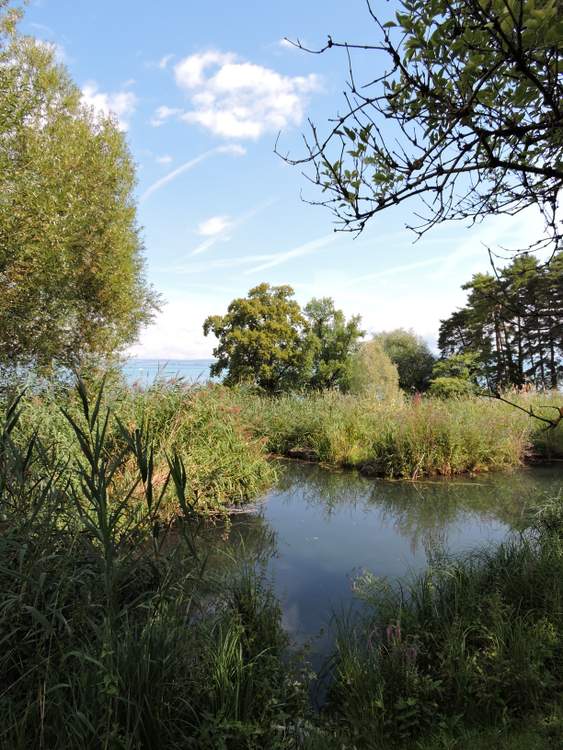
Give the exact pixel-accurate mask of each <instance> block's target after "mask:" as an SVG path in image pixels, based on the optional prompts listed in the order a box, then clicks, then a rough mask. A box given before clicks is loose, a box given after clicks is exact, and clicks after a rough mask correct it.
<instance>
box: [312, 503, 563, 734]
mask: <svg viewBox="0 0 563 750" xmlns="http://www.w3.org/2000/svg"><path fill="white" fill-rule="evenodd" d="M561 506H562V500H561V498H559V499H558V500H556V501H554V503H553V505H551V506H548V507H547V508H546V510H545V511H544V513H543V515H542V516H541V518H539V519H538V520H537V521H536V524H535V526H534V528H533V530H530V531H528V533H527V534H526V535H524V537H522V538H519V539H517V540H512V541H507V542H506V543H504V544H502V545H500V547H498V548H496V549H485V550H482V551H480V552H476V553H473V554H472V555H470V556H468V557H467V558H464V559H455V560H437V561H436V562H435V563H434V565H433V566H431V567H430V568H429V569H428V570H427V571H426V573H424V574H423V575H421V576H419V577H418V578H416V579H415V580H414V581H412V582H411V583H408V582H407V583H405V582H403V583H402V584H401V585H389V584H388V583H387V582H386V581H384V580H380V579H376V578H374V577H373V576H371V575H369V574H367V573H366V574H364V575H363V577H361V578H360V579H358V580H357V581H356V588H357V592H358V594H359V595H360V596H361V597H362V598H363V600H364V601H365V605H366V606H365V609H364V611H363V614H362V617H361V618H359V619H358V620H355V621H353V622H346V621H341V622H340V623H339V633H338V636H337V646H336V653H335V656H334V661H333V667H332V674H333V680H332V683H331V686H330V698H329V703H328V707H327V716H328V718H329V721H333V722H335V723H336V725H337V726H338V731H339V732H341V734H342V735H343V736H344V737H345V738H347V739H348V740H349V741H351V742H353V743H355V744H356V745H357V746H358V747H372V746H373V747H380V746H381V747H384V746H385V744H384V743H389V745H391V743H392V742H395V743H396V745H397V746H401V743H403V742H405V743H406V742H407V741H408V740H415V739H416V740H420V739H421V738H424V736H425V735H436V730H438V732H439V733H440V732H441V734H442V736H443V738H447V737H450V738H451V737H453V738H455V737H456V734H458V735H459V734H461V733H462V732H463V731H465V732H467V731H470V730H471V729H472V728H473V730H474V731H475V732H478V730H479V728H480V727H482V728H484V729H485V730H486V731H487V732H489V734H490V732H491V730H490V728H491V727H493V728H494V727H503V726H505V727H507V726H510V724H511V723H517V722H518V721H519V720H520V719H521V718H522V717H523V716H530V717H534V716H538V715H539V716H544V717H545V716H549V715H550V714H554V715H555V716H557V715H559V719H558V720H554V721H552V722H551V724H550V722H549V721H548V720H545V721H544V724H545V733H544V734H545V736H548V735H549V733H550V732H552V733H553V734H554V735H556V736H557V738H558V739H559V741H563V721H561V715H560V714H561V712H560V708H559V709H558V706H559V707H561V705H562V701H563V639H562V634H563V521H562V518H563V513H562V507H561ZM452 727H453V729H452ZM456 727H457V732H456ZM538 731H539V730H538ZM538 731H536V730H534V732H532V734H531V737H535V736H536V735H537V734H538ZM526 732H527V730H526V728H524V729H521V730H520V733H521V735H522V737H523V739H522V743H524V744H523V745H522V746H523V747H526V746H527V745H526V743H527V742H528V740H527V739H526ZM491 736H492V734H491ZM437 741H438V740H436V739H435V738H434V739H433V740H432V742H430V741H429V742H430V744H429V745H428V746H429V747H440V744H438V745H436V742H437ZM444 741H445V740H444ZM467 741H468V742H469V740H467ZM534 741H535V739H534ZM452 742H453V740H452ZM530 742H532V740H530ZM370 743H372V744H370ZM378 743H379V744H378ZM432 743H434V744H432ZM445 746H446V747H447V746H448V745H447V744H446V745H445ZM451 746H452V747H457V745H456V744H452V745H451ZM460 746H461V747H463V746H464V745H463V744H461V745H460ZM476 746H477V747H478V746H479V745H476ZM481 746H483V745H481ZM484 746H486V745H484ZM530 746H532V747H533V746H534V745H533V744H532V745H530ZM546 746H548V745H546ZM423 747H424V745H423Z"/></svg>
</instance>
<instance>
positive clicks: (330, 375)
mask: <svg viewBox="0 0 563 750" xmlns="http://www.w3.org/2000/svg"><path fill="white" fill-rule="evenodd" d="M293 294H294V292H293V289H292V288H291V287H290V286H273V287H272V286H270V285H269V284H259V285H258V286H257V287H254V288H253V289H251V290H250V291H249V293H248V296H247V297H244V298H243V297H239V298H237V299H235V300H233V301H232V302H231V303H230V305H229V307H228V310H227V314H226V315H223V316H221V315H212V316H210V317H209V318H207V320H206V321H205V323H204V327H203V330H204V333H205V335H206V336H207V335H208V334H209V333H213V334H214V335H215V336H216V337H217V339H218V340H219V344H218V346H217V347H216V348H215V349H214V350H213V355H214V356H215V357H216V358H217V361H216V362H214V363H213V365H212V366H211V374H212V375H220V374H222V373H223V372H224V371H226V373H227V374H226V376H225V378H224V382H225V383H226V384H227V385H235V384H240V383H246V384H251V385H257V386H258V387H260V388H262V389H263V390H265V391H266V392H268V393H280V392H283V391H290V390H295V389H304V388H312V389H315V390H319V389H320V390H322V389H326V388H338V389H340V390H343V391H346V390H348V389H349V388H350V377H351V364H352V357H353V354H354V352H355V351H356V349H357V347H358V340H359V338H360V337H361V336H362V335H363V331H361V330H360V317H359V316H358V315H356V316H353V317H352V318H350V320H348V321H347V320H346V318H345V316H344V313H343V312H342V310H337V309H336V308H335V307H334V302H333V300H332V299H330V297H323V298H322V299H312V300H311V301H310V302H309V303H308V304H307V305H306V307H305V309H304V310H302V309H301V307H300V305H299V303H298V302H297V301H296V300H294V299H292V298H293Z"/></svg>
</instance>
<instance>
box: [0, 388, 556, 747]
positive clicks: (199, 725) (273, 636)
mask: <svg viewBox="0 0 563 750" xmlns="http://www.w3.org/2000/svg"><path fill="white" fill-rule="evenodd" d="M120 394H121V395H120ZM50 398H51V396H48V395H46V394H43V396H41V397H38V396H36V397H33V398H30V399H28V400H21V401H20V402H18V403H14V404H13V405H12V406H11V407H10V408H8V409H7V410H6V409H5V410H4V413H3V415H2V423H1V426H0V530H1V533H0V639H1V642H2V650H1V652H0V685H1V686H2V687H1V688H0V747H7V748H8V747H9V748H14V749H15V750H24V749H25V750H27V748H30V747H34V748H40V749H45V750H58V749H59V748H60V749H61V750H62V749H63V748H65V749H70V750H72V749H73V748H76V749H78V748H80V750H84V748H86V749H90V748H92V750H94V749H95V750H98V748H108V749H111V750H114V748H116V749H119V750H139V749H142V750H145V749H146V750H160V749H161V748H162V749H164V748H166V749H167V750H168V748H178V750H179V748H185V747H197V748H202V749H203V750H205V749H206V748H209V749H210V750H211V749H212V748H213V749H215V748H224V749H225V750H231V749H232V750H239V749H240V750H253V749H254V748H256V750H258V748H272V749H274V748H280V750H293V749H297V748H303V749H304V750H315V749H316V748H323V749H324V750H328V749H329V748H334V749H335V750H336V748H338V749H339V750H343V749H348V750H354V749H355V748H360V747H361V748H374V749H375V748H377V749H378V750H383V748H390V747H396V748H400V749H401V750H406V748H412V747H417V746H418V747H420V748H421V750H435V749H436V750H438V748H440V749H441V750H444V749H445V748H458V749H460V748H465V747H467V748H468V749H469V748H470V747H471V748H474V747H476V748H488V747H490V746H491V744H490V743H491V742H493V743H494V745H495V747H496V746H498V747H499V748H507V749H508V748H511V750H512V749H513V748H521V750H537V749H539V748H540V747H541V748H551V747H553V748H556V747H559V746H560V743H561V739H562V723H563V722H562V719H561V710H560V705H561V697H562V693H563V683H562V679H561V675H562V674H563V642H562V640H561V634H562V632H563V614H562V613H563V543H562V537H563V534H562V529H563V521H561V507H560V505H561V502H560V501H559V502H558V504H554V505H551V506H550V507H549V508H547V509H546V510H544V513H543V515H542V516H541V517H540V518H538V519H535V520H534V522H533V524H532V528H531V529H530V531H528V533H527V535H525V536H524V537H523V538H522V539H520V540H519V541H516V542H511V543H508V544H505V545H504V546H502V547H501V548H500V549H498V550H497V551H485V552H483V553H481V554H479V555H475V556H473V557H471V558H469V559H467V560H462V561H436V565H435V566H434V567H433V568H432V569H431V570H430V571H428V572H427V574H426V575H425V576H423V577H421V578H419V579H417V580H416V581H415V582H414V583H413V584H412V585H411V586H410V588H406V587H404V586H403V587H402V588H397V587H391V588H390V587H387V586H384V585H382V584H381V582H379V581H375V580H374V579H373V578H371V577H370V576H368V575H365V576H363V578H362V579H360V580H359V581H358V582H357V592H358V595H360V596H362V597H363V598H364V600H365V609H364V611H363V614H362V615H361V616H360V617H359V618H358V619H356V620H354V621H350V622H342V623H341V624H340V637H339V638H338V639H337V644H336V650H335V653H334V655H333V657H332V659H331V660H330V662H329V663H328V664H327V670H328V671H327V674H328V679H329V693H328V695H329V700H328V703H327V704H326V706H325V707H324V709H323V710H322V712H321V713H320V715H315V713H314V712H313V710H312V708H311V706H310V705H309V703H308V700H307V697H306V696H307V681H306V679H305V678H304V676H303V672H302V671H301V669H300V668H299V669H298V668H297V665H296V666H294V665H293V664H292V661H291V660H288V658H287V657H288V652H287V645H288V643H287V638H286V636H285V634H284V631H283V629H282V627H281V612H280V608H279V605H278V603H277V602H276V600H275V598H274V597H273V596H272V594H271V592H270V590H269V588H268V586H267V584H266V582H265V581H264V580H263V579H262V578H261V577H260V576H259V575H258V574H257V572H256V566H255V561H254V560H252V559H248V557H246V558H244V559H240V560H229V564H228V565H225V566H220V565H215V564H214V559H215V558H218V557H220V555H221V548H220V540H218V546H217V547H216V548H214V549H212V550H209V546H208V544H206V545H205V546H204V545H203V544H202V543H201V542H202V535H203V534H204V533H205V526H204V525H202V523H201V520H200V518H201V513H202V506H201V503H202V496H201V493H202V492H203V491H204V489H206V491H208V490H207V488H209V487H215V488H221V490H219V489H215V490H214V492H215V493H216V494H215V495H211V494H210V495H208V496H205V502H206V503H210V498H217V497H220V498H224V500H222V502H227V498H229V501H231V500H232V498H233V497H238V498H241V497H246V495H242V494H241V492H240V490H238V489H237V492H236V493H233V492H231V491H229V492H227V491H225V490H224V489H223V488H225V487H227V488H229V487H232V486H235V487H237V488H238V487H240V485H239V484H237V483H235V484H230V483H229V482H222V481H221V479H222V477H221V471H222V470H221V468H220V467H221V466H225V467H227V468H228V467H229V466H233V465H236V464H234V463H232V462H233V461H234V458H232V457H230V456H229V454H227V456H226V457H223V458H222V459H221V457H220V456H217V458H214V459H213V460H217V461H219V460H220V459H221V460H223V461H225V462H226V463H224V464H217V466H216V467H215V469H214V471H213V474H214V482H215V484H210V483H204V482H203V480H202V479H201V477H202V476H207V475H208V474H209V472H210V469H206V472H205V473H201V468H200V469H199V471H200V473H199V474H198V473H197V471H198V469H197V463H196V460H195V458H194V457H195V456H197V455H201V454H198V453H197V452H196V447H195V446H199V450H201V451H202V452H203V453H205V446H206V445H208V446H209V451H211V455H212V456H214V455H215V454H214V453H213V452H212V451H213V450H217V451H227V450H228V449H229V450H230V449H232V450H233V453H234V455H235V456H239V460H242V459H240V456H243V455H244V451H249V452H250V453H249V455H251V456H255V457H257V459H258V458H259V459H260V462H259V463H258V461H257V465H258V466H262V463H264V465H266V466H267V462H266V459H265V454H264V446H263V445H262V442H261V441H258V440H257V439H256V437H255V436H252V435H250V434H249V432H248V429H247V427H246V425H247V424H248V422H247V416H246V415H245V414H244V410H243V409H242V410H241V407H238V406H235V405H233V403H232V397H231V396H230V395H229V394H227V393H226V392H225V391H224V390H223V389H209V390H204V391H184V390H180V391H178V392H171V391H169V390H165V391H160V390H158V389H156V390H155V391H153V392H150V393H149V392H147V393H142V394H134V393H129V392H127V393H125V394H122V393H121V391H120V390H119V389H118V390H112V388H108V390H107V391H105V392H104V393H103V394H101V395H100V394H98V397H97V398H88V397H87V396H86V394H85V393H84V392H83V391H82V392H78V393H75V394H74V395H69V394H64V395H61V396H59V404H58V405H59V406H61V405H62V407H63V409H64V411H62V410H61V409H59V410H58V411H56V412H55V411H54V410H53V409H52V405H51V402H50V401H49V399H50ZM106 405H109V406H110V407H111V408H112V409H113V411H111V410H110V411H109V412H108V411H107V410H106ZM165 406H167V407H168V409H169V411H168V412H166V413H165V412H164V407H165ZM179 409H185V412H182V414H183V416H182V419H181V423H180V424H177V423H176V422H174V419H175V418H176V417H177V416H178V413H179ZM231 420H232V421H231ZM218 421H220V422H221V424H220V425H218V424H217V422H218ZM171 424H172V425H176V427H175V432H174V434H173V435H171V434H170V425H171ZM197 430H200V431H201V434H199V435H197ZM208 430H209V432H208ZM194 432H195V433H196V434H195V435H194ZM213 440H216V441H217V442H219V445H220V447H219V448H217V447H214V446H212V445H211V443H212V441H213ZM202 446H203V447H202ZM229 446H230V448H229ZM200 460H201V459H200ZM190 461H191V463H188V462H190ZM229 461H231V463H229ZM194 467H196V468H194ZM192 472H193V477H192ZM260 476H262V475H260ZM264 477H266V475H264ZM208 507H209V508H211V505H209V506H208ZM217 507H222V508H224V507H225V505H222V504H218V505H217ZM166 519H169V520H170V521H171V523H165V521H166ZM204 549H206V550H207V551H206V552H205V553H204V551H203V550H204ZM248 551H249V550H247V553H248ZM525 717H530V719H529V720H528V724H527V726H524V727H523V726H522V725H521V723H519V722H521V720H522V719H523V718H525ZM413 743H416V744H413Z"/></svg>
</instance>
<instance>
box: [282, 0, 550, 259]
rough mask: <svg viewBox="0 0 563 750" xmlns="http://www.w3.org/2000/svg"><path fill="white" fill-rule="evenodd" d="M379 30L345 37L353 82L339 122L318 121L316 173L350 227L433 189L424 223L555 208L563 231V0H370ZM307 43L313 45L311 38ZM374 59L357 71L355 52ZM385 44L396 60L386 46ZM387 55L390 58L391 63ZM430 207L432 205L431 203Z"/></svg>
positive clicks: (332, 43)
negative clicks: (380, 3)
mask: <svg viewBox="0 0 563 750" xmlns="http://www.w3.org/2000/svg"><path fill="white" fill-rule="evenodd" d="M366 5H367V14H368V18H370V19H371V22H372V28H373V30H374V32H375V37H376V38H375V39H374V40H373V41H371V40H369V39H368V40H365V41H364V40H359V41H357V42H356V41H354V42H352V41H340V40H338V39H333V38H332V37H329V38H328V42H327V44H326V45H325V46H324V47H322V48H321V49H318V50H308V51H310V52H318V53H322V52H325V51H327V50H331V49H332V50H334V49H335V48H343V49H345V51H346V52H347V54H348V68H349V72H350V80H349V90H348V91H347V92H346V93H345V101H344V105H345V107H344V111H343V113H342V114H338V115H336V116H335V118H334V119H333V120H332V122H331V127H330V128H329V130H328V132H327V133H326V134H322V133H321V132H320V129H319V127H318V125H315V124H313V125H312V129H311V135H310V136H308V137H307V138H306V144H307V154H306V156H305V157H304V158H303V159H295V160H291V159H289V158H288V157H284V158H287V159H288V161H290V162H292V163H294V164H297V163H303V162H308V163H310V164H312V165H313V167H314V169H313V173H312V174H310V175H309V177H310V179H311V180H312V181H313V182H314V183H316V184H317V185H319V186H320V187H321V188H322V190H323V191H324V195H325V198H323V199H321V200H320V201H319V202H321V203H322V204H324V205H327V206H329V207H330V208H331V209H332V210H333V211H334V212H335V214H336V216H337V219H338V220H339V222H340V223H341V227H342V228H344V229H349V230H353V231H358V230H360V231H361V230H362V229H363V228H364V226H365V224H366V222H368V221H369V220H370V219H371V218H372V217H373V216H374V215H375V214H376V213H377V212H379V211H382V210H384V209H386V208H388V207H390V206H393V205H396V204H399V203H402V202H403V201H406V200H408V199H411V198H414V197H419V198H422V200H423V202H424V207H423V208H422V214H421V215H420V214H417V216H418V221H416V222H415V224H414V226H412V227H411V228H413V229H415V231H417V232H419V233H422V232H424V231H426V230H427V229H429V228H430V227H432V226H434V225H435V224H436V223H438V222H442V221H444V220H448V219H470V220H473V221H475V220H479V219H481V218H483V217H484V216H487V215H490V214H510V215H513V214H516V213H518V212H519V211H521V210H522V209H524V208H526V207H527V206H537V207H539V208H540V210H541V211H542V212H543V215H544V218H545V222H546V228H547V229H548V235H549V236H548V239H547V240H545V241H544V240H541V239H538V243H537V245H536V246H538V247H539V246H541V245H542V244H551V249H552V250H553V249H555V248H556V247H557V243H558V241H559V239H560V238H561V223H560V219H559V217H558V213H557V212H558V193H559V191H560V190H561V187H562V186H563V158H562V154H563V111H562V106H563V104H562V102H563V97H562V94H563V83H562V79H561V54H562V47H561V40H562V39H563V14H562V12H561V3H560V2H558V0H401V1H400V3H399V9H398V11H397V12H396V13H395V15H394V17H393V18H390V19H389V20H387V19H384V18H381V17H380V16H379V15H378V14H376V12H375V11H374V9H373V5H372V3H370V2H369V0H368V2H367V3H366ZM297 46H299V47H300V48H302V49H305V48H304V47H303V45H301V44H300V43H299V42H297ZM353 54H354V55H356V54H363V55H367V56H370V59H372V60H373V64H372V68H373V73H372V74H371V76H370V75H369V74H368V77H367V80H362V81H359V80H357V79H356V76H355V73H354V68H353V64H352V55H353ZM380 56H383V60H380V59H379V57H380ZM386 61H387V67H385V66H386ZM417 210H420V209H417Z"/></svg>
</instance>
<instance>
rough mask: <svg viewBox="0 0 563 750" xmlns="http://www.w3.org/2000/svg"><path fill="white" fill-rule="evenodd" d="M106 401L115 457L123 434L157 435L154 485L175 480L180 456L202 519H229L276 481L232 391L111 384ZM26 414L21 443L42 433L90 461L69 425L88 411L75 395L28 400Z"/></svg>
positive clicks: (47, 393)
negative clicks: (172, 472)
mask: <svg viewBox="0 0 563 750" xmlns="http://www.w3.org/2000/svg"><path fill="white" fill-rule="evenodd" d="M95 388H96V386H95V385H94V386H93V387H92V388H91V390H95ZM101 394H102V400H101V407H103V408H104V409H106V408H107V409H109V410H110V411H111V414H112V419H111V420H110V421H109V424H108V426H107V434H106V435H105V445H106V447H107V449H108V450H109V451H111V452H117V453H119V452H120V451H121V450H123V448H124V444H123V429H122V428H126V429H127V430H130V431H132V432H133V433H136V434H137V433H138V434H144V435H150V440H151V444H152V448H153V464H154V465H153V472H154V476H153V481H154V483H155V486H159V487H160V486H162V484H163V482H164V479H165V477H166V476H167V471H168V466H167V459H166V457H167V455H170V454H172V453H175V454H176V455H178V456H180V457H181V458H182V461H183V463H184V465H185V467H186V471H187V472H188V474H189V476H190V483H189V487H188V493H189V495H190V499H191V500H193V501H194V503H195V505H196V507H197V509H198V512H199V513H200V515H212V514H214V513H221V512H225V511H226V510H228V509H229V507H231V506H235V505H241V504H245V503H248V502H250V501H253V500H255V499H256V498H257V497H258V496H259V495H260V494H262V493H263V492H264V491H265V490H266V489H267V488H268V487H270V486H271V485H272V483H273V481H274V480H275V477H276V474H275V469H274V467H273V465H272V464H271V463H270V462H268V460H267V453H266V450H265V447H264V443H263V441H262V440H261V439H260V438H258V437H256V436H254V435H252V434H251V433H250V431H249V430H248V428H247V425H246V423H245V422H243V420H242V419H241V416H240V413H239V411H240V410H239V409H238V408H237V406H236V405H234V404H232V403H231V402H230V400H229V399H228V398H227V393H226V390H225V389H222V388H213V387H210V388H201V387H197V386H194V387H190V386H186V385H183V384H182V383H181V382H179V383H163V382H157V383H155V384H154V385H153V386H151V387H150V388H148V389H146V390H137V389H132V388H129V387H126V386H124V385H123V384H121V383H120V382H119V381H117V382H113V383H107V384H106V385H105V387H104V388H103V389H102V390H101ZM20 408H21V412H22V413H21V417H20V423H21V431H20V432H21V440H23V441H24V442H25V441H26V440H27V439H28V438H29V436H30V435H32V434H35V433H37V435H38V436H39V437H41V440H42V442H43V443H45V444H48V445H49V446H51V447H52V449H53V450H56V451H57V453H58V455H62V456H67V457H70V458H71V459H72V460H73V461H76V460H78V461H81V460H82V458H83V456H82V450H81V447H80V444H79V441H77V440H76V436H75V434H74V430H73V428H72V425H71V422H70V421H69V419H68V417H70V418H71V419H72V418H79V417H80V414H81V412H82V409H83V403H82V400H81V398H80V396H79V395H78V393H77V391H76V390H75V389H65V390H62V389H55V388H48V389H45V390H43V391H42V392H40V393H35V394H32V395H29V396H26V397H24V398H23V399H22V402H21V406H20ZM128 458H129V463H126V464H125V466H124V467H123V471H124V472H125V473H127V471H128V470H129V469H131V468H133V469H134V467H133V456H132V454H131V453H130V454H128ZM169 498H170V501H171V503H169V502H168V499H169ZM174 501H175V496H174V495H173V493H167V494H166V495H165V497H164V499H163V502H162V503H161V505H160V511H161V514H162V516H163V517H168V518H171V517H173V516H174V514H175V512H176V510H177V508H176V506H175V502H174Z"/></svg>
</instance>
